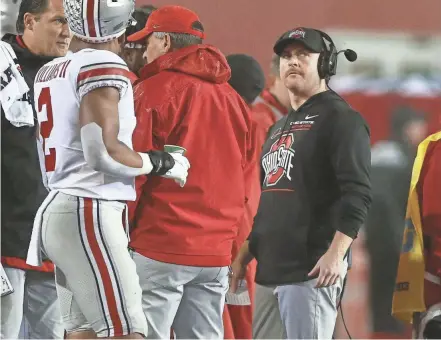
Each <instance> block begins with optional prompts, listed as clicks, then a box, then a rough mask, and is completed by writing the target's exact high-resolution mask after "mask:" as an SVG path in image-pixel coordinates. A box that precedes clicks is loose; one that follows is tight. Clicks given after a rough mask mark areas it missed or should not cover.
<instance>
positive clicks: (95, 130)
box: [81, 123, 153, 177]
mask: <svg viewBox="0 0 441 340" xmlns="http://www.w3.org/2000/svg"><path fill="white" fill-rule="evenodd" d="M81 144H82V146H83V153H84V159H85V160H86V162H87V164H88V165H89V166H90V167H91V168H92V169H93V170H95V171H99V172H103V173H105V174H108V175H111V176H116V177H136V176H139V175H147V174H149V173H150V172H151V171H152V170H153V164H152V162H151V161H150V156H149V155H148V154H146V153H141V152H138V155H139V156H140V157H141V158H142V168H132V167H129V166H126V165H124V164H121V163H118V162H117V161H115V160H114V159H113V158H112V157H111V156H110V155H109V153H108V152H107V149H106V146H105V145H104V141H103V130H102V129H101V127H100V126H99V125H98V124H97V123H89V124H87V125H84V126H83V127H82V128H81Z"/></svg>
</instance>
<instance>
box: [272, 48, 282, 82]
mask: <svg viewBox="0 0 441 340" xmlns="http://www.w3.org/2000/svg"><path fill="white" fill-rule="evenodd" d="M271 74H272V75H273V76H276V77H277V78H280V56H278V55H277V54H275V53H274V54H273V57H272V58H271Z"/></svg>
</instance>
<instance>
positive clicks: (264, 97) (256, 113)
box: [252, 90, 288, 145]
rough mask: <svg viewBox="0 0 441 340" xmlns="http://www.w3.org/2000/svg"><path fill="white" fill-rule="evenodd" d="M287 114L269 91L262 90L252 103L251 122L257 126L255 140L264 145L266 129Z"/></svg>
mask: <svg viewBox="0 0 441 340" xmlns="http://www.w3.org/2000/svg"><path fill="white" fill-rule="evenodd" d="M287 114H288V109H287V108H286V107H284V106H283V105H282V104H281V103H280V102H279V101H278V100H277V99H276V98H275V97H274V96H273V95H272V94H271V92H270V91H269V90H263V91H262V93H261V94H260V96H259V97H257V99H256V100H255V101H254V103H253V116H252V118H253V121H255V122H256V124H257V134H258V136H257V138H258V140H260V141H261V145H263V143H265V140H266V134H267V132H268V129H269V128H270V127H271V126H272V125H273V124H274V123H275V122H277V121H278V120H279V119H280V118H282V117H284V116H286V115H287Z"/></svg>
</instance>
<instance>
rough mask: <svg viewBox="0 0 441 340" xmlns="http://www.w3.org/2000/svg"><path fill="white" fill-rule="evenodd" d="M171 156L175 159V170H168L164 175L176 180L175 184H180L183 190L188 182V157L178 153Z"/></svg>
mask: <svg viewBox="0 0 441 340" xmlns="http://www.w3.org/2000/svg"><path fill="white" fill-rule="evenodd" d="M170 156H172V157H173V159H174V161H175V165H174V166H173V168H171V169H170V170H168V171H167V173H166V174H165V175H163V177H165V178H170V179H174V180H175V182H176V183H178V184H179V185H180V186H181V188H182V187H183V186H184V185H185V183H186V182H187V176H188V169H189V168H190V162H189V161H188V159H187V157H185V156H184V155H182V154H180V153H177V152H171V153H170Z"/></svg>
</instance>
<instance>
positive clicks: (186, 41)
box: [153, 32, 202, 49]
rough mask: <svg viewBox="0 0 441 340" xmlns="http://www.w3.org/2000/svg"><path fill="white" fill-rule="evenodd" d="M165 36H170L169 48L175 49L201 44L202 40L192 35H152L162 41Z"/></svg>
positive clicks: (157, 33) (162, 33)
mask: <svg viewBox="0 0 441 340" xmlns="http://www.w3.org/2000/svg"><path fill="white" fill-rule="evenodd" d="M166 34H168V35H170V40H171V47H172V48H175V49H180V48H184V47H187V46H192V45H199V44H202V38H199V37H198V36H195V35H193V34H188V33H164V32H154V33H153V35H154V36H155V37H156V38H158V39H164V37H165V35H166Z"/></svg>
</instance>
